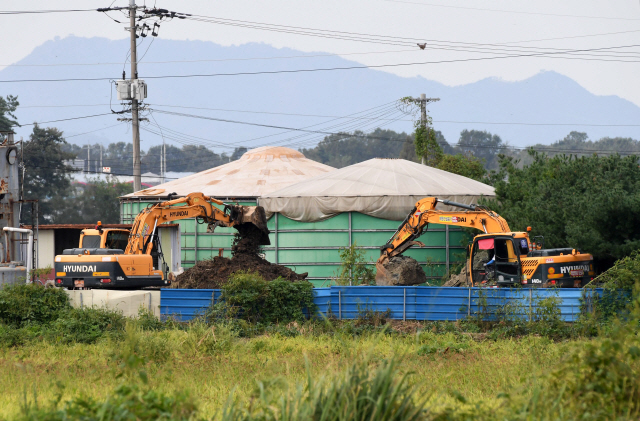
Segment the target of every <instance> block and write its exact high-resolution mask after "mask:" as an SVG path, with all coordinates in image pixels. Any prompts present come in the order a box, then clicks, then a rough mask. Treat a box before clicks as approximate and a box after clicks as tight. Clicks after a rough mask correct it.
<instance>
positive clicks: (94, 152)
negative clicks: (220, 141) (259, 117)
mask: <svg viewBox="0 0 640 421" xmlns="http://www.w3.org/2000/svg"><path fill="white" fill-rule="evenodd" d="M62 150H63V151H64V152H67V153H69V154H71V155H70V156H73V158H72V159H80V160H84V163H83V164H84V169H85V170H86V171H88V172H101V171H102V168H101V166H102V167H110V168H111V173H112V174H131V172H132V168H131V163H132V161H133V144H132V143H127V142H115V143H110V144H108V145H106V146H103V145H101V144H94V145H91V144H87V145H76V144H73V143H64V144H63V145H62ZM246 151H247V148H245V147H236V148H235V149H234V151H233V152H232V153H231V154H227V153H225V152H223V153H221V154H217V153H215V152H214V151H212V150H211V149H209V148H207V147H205V146H202V145H183V146H182V147H181V148H178V147H176V146H173V145H166V146H165V163H166V166H167V168H166V169H165V172H168V171H172V172H200V171H204V170H206V169H209V168H211V167H217V166H219V165H222V164H226V163H228V162H231V161H235V160H236V159H238V158H240V157H241V156H242V154H244V153H245V152H246ZM161 156H162V146H159V145H158V146H152V147H150V148H149V149H148V150H147V151H140V164H141V171H142V173H143V174H144V173H146V172H151V173H154V174H160V168H161V163H160V159H161Z"/></svg>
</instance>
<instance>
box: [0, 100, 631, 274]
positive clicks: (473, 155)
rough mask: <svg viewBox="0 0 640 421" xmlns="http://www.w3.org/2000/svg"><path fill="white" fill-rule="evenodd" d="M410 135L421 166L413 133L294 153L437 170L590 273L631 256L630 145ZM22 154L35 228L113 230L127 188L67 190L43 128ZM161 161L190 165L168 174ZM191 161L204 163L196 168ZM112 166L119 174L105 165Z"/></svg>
mask: <svg viewBox="0 0 640 421" xmlns="http://www.w3.org/2000/svg"><path fill="white" fill-rule="evenodd" d="M0 99H2V101H0V128H10V127H12V126H13V125H15V124H16V123H15V120H16V119H15V116H14V115H13V114H14V112H15V110H16V108H17V106H18V105H19V104H18V102H17V99H16V98H14V97H7V98H6V99H3V98H0ZM417 135H418V136H421V135H424V136H425V138H424V139H423V140H424V141H425V142H424V144H425V145H427V147H423V148H422V149H420V150H421V151H422V152H423V153H425V154H426V155H427V156H419V155H418V153H416V150H417V149H416V133H412V134H407V133H397V132H394V131H392V130H383V129H377V130H375V131H373V132H371V133H362V132H354V133H345V134H335V135H331V136H327V137H326V138H325V139H324V140H322V141H321V142H320V143H319V144H318V145H317V146H316V147H314V148H309V149H302V150H301V151H302V152H303V153H304V154H305V155H306V156H307V157H308V158H310V159H313V160H316V161H319V162H322V163H325V164H327V165H331V166H334V167H337V168H340V167H345V166H347V165H351V164H355V163H357V162H361V161H364V160H367V159H370V158H376V157H379V158H403V159H407V160H411V161H414V162H421V161H422V160H423V159H425V160H427V161H428V162H429V163H430V164H431V165H433V166H435V167H437V168H441V169H444V170H447V171H450V172H453V173H457V174H462V175H465V176H467V177H470V178H473V179H476V180H480V181H482V182H484V183H486V184H490V185H493V186H494V187H495V189H496V197H495V198H494V199H490V200H486V201H485V202H484V204H486V205H488V206H489V207H490V208H491V209H494V210H496V211H497V212H498V213H500V214H501V215H502V216H503V217H505V219H506V220H507V221H508V222H509V224H510V227H511V229H512V230H515V231H520V230H524V229H526V227H527V226H532V227H533V232H532V234H533V235H543V236H544V237H545V246H546V247H551V248H552V247H567V246H572V247H577V248H579V249H582V250H583V251H585V252H590V253H592V254H593V255H594V256H595V258H596V261H597V263H598V265H599V267H600V268H606V267H607V266H608V265H610V264H611V263H612V262H614V261H615V260H617V259H620V258H622V257H624V256H627V255H629V254H630V253H631V252H632V251H634V250H638V249H640V166H639V165H638V164H639V162H638V155H637V154H635V155H634V154H631V153H632V152H634V151H638V152H640V143H639V142H638V141H637V140H634V139H629V138H608V137H605V138H603V139H600V140H597V141H592V140H590V139H589V138H588V136H587V135H586V134H585V133H581V132H571V133H569V134H568V135H567V136H566V137H565V138H564V139H561V140H559V141H557V142H555V143H553V144H551V145H536V146H535V147H534V148H531V149H528V150H524V151H522V150H517V149H514V148H510V147H509V145H507V144H506V143H505V142H503V141H502V139H501V138H500V137H499V136H498V135H496V134H492V133H489V132H486V131H477V130H463V131H462V132H461V134H460V137H459V139H458V142H457V143H456V144H454V145H451V144H449V143H448V142H447V141H446V139H444V137H443V136H442V133H440V132H439V131H437V130H431V131H430V132H429V133H426V132H425V133H423V134H421V133H417ZM129 147H130V145H128V144H126V143H124V142H121V143H115V144H111V145H108V146H107V147H105V151H103V153H104V154H105V155H103V165H104V166H111V167H112V169H114V168H115V170H114V171H113V172H119V171H122V172H123V173H126V174H129V167H130V162H131V159H130V156H129V155H127V151H128V150H129V151H130V149H128V148H129ZM23 148H24V149H23V150H24V155H23V156H24V167H23V170H24V171H20V174H21V182H22V183H23V185H24V198H25V199H39V214H38V219H39V221H40V223H93V222H96V221H97V220H101V221H103V222H104V223H117V222H118V221H119V214H120V210H119V200H118V197H120V196H123V195H125V194H128V193H130V192H131V191H132V185H131V183H119V182H117V180H116V179H115V178H110V179H107V180H104V179H103V180H98V179H97V177H96V179H93V180H91V179H89V182H88V183H86V184H85V185H78V184H77V183H76V184H74V183H73V182H72V177H71V174H72V172H73V169H72V168H71V167H69V166H68V165H66V162H67V161H68V160H71V159H74V158H77V157H78V154H79V153H82V152H86V150H82V149H81V148H80V147H77V146H72V145H70V144H68V143H67V142H66V141H65V139H64V136H63V133H62V132H61V131H60V130H58V129H56V128H53V127H48V128H43V127H40V126H38V125H35V126H34V128H33V131H32V133H31V134H30V136H29V139H28V140H26V141H25V142H24V144H23ZM78 148H79V149H78ZM154 148H156V149H154ZM154 148H150V150H149V151H147V153H146V154H145V155H144V157H146V159H147V161H146V162H147V164H146V165H149V167H148V168H149V170H151V171H153V170H152V168H153V166H154V165H155V168H159V161H158V162H157V164H153V161H152V158H153V157H155V156H159V154H157V155H156V151H158V152H159V147H154ZM245 151H246V149H245V148H237V149H236V150H235V151H234V153H233V154H231V155H230V156H227V155H225V154H220V155H218V154H215V153H214V152H213V151H210V150H208V149H206V148H202V147H196V146H193V147H191V146H189V147H187V146H185V147H183V148H177V147H173V146H169V147H167V157H168V158H167V169H168V170H169V171H180V170H187V171H200V170H204V169H208V168H211V167H214V166H217V165H221V164H223V163H226V161H228V160H229V159H230V160H234V159H237V158H239V157H240V156H241V155H242V153H244V152H245ZM615 151H620V152H621V154H616V153H612V152H615ZM622 153H624V154H627V155H628V156H622ZM180 154H182V155H180ZM629 154H630V155H629ZM176 156H178V157H180V158H175V157H176ZM203 157H204V158H203ZM216 157H218V158H216ZM158 159H159V158H158ZM171 159H175V160H176V161H178V160H182V159H184V160H191V162H189V163H188V165H187V166H178V165H177V163H176V162H175V161H174V164H175V165H174V164H171ZM109 160H113V161H109ZM200 160H203V161H204V160H207V161H208V162H207V163H206V164H197V165H196V162H199V161H200ZM115 161H118V165H120V167H118V166H117V165H115V164H112V162H115ZM143 162H144V161H143ZM172 165H173V166H172ZM119 168H121V170H119ZM29 211H30V210H29V207H24V208H23V213H22V221H23V222H24V223H30V222H31V215H30V214H29Z"/></svg>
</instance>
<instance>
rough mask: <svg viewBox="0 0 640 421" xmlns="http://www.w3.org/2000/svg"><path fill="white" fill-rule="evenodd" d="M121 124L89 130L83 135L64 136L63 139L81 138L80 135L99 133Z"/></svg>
mask: <svg viewBox="0 0 640 421" xmlns="http://www.w3.org/2000/svg"><path fill="white" fill-rule="evenodd" d="M122 124H123V123H122V122H121V123H118V124H114V125H112V126H107V127H103V128H101V129H96V130H91V131H90V132H84V133H78V134H73V135H71V136H64V138H65V139H69V138H70V137H76V136H82V135H85V134H89V133H95V132H99V131H101V130H106V129H110V128H112V127H116V126H120V125H122Z"/></svg>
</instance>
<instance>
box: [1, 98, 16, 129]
mask: <svg viewBox="0 0 640 421" xmlns="http://www.w3.org/2000/svg"><path fill="white" fill-rule="evenodd" d="M19 105H20V103H19V102H18V97H17V96H13V95H7V97H6V99H5V98H2V97H1V96H0V131H4V132H8V131H9V130H11V128H12V127H13V126H19V124H18V122H17V121H16V120H17V117H16V116H15V114H14V113H15V111H16V109H18V106H19ZM9 117H11V118H14V119H16V120H11V119H10V118H9Z"/></svg>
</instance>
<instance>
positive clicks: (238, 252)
mask: <svg viewBox="0 0 640 421" xmlns="http://www.w3.org/2000/svg"><path fill="white" fill-rule="evenodd" d="M238 231H239V234H236V236H235V237H234V240H233V245H232V246H231V254H232V257H231V259H229V258H226V257H219V256H216V257H214V258H213V259H210V260H203V261H200V262H198V263H196V265H195V266H193V267H191V268H189V269H187V270H185V271H184V273H182V274H180V275H178V277H177V279H176V281H174V286H175V287H176V288H195V289H205V288H213V289H217V288H220V287H221V286H222V285H224V284H225V283H226V282H227V280H228V279H229V276H230V275H231V274H233V273H235V272H240V271H250V272H257V273H259V274H260V276H262V277H263V278H264V279H266V280H267V281H273V280H274V279H277V278H279V277H282V278H284V279H287V280H289V281H302V280H304V279H306V278H307V275H308V273H301V274H298V273H296V272H294V271H292V270H291V269H289V268H288V267H286V266H281V265H275V264H273V263H270V262H268V261H266V260H265V259H263V258H262V257H260V256H259V255H258V253H259V252H260V238H261V237H262V233H260V232H259V231H257V230H255V229H252V228H251V227H242V226H241V229H239V230H238Z"/></svg>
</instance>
